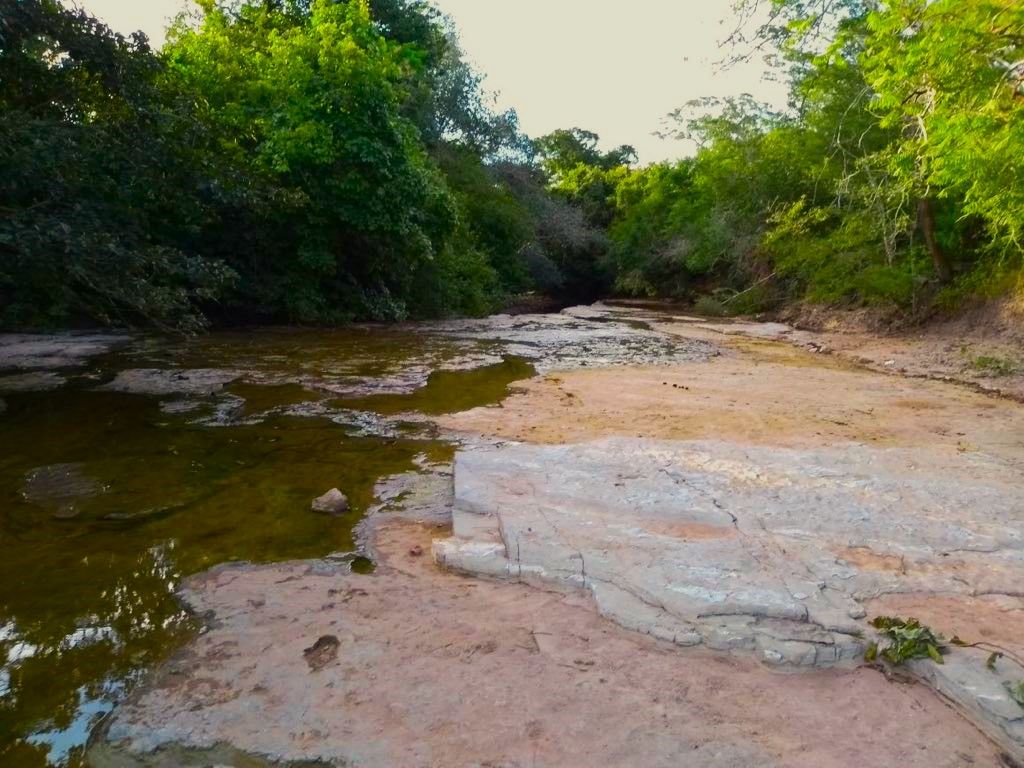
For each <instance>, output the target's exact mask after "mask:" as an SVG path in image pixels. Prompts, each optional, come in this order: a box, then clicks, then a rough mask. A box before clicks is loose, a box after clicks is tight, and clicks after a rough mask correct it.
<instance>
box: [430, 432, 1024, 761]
mask: <svg viewBox="0 0 1024 768" xmlns="http://www.w3.org/2000/svg"><path fill="white" fill-rule="evenodd" d="M1022 489H1024V472H1022V471H1021V468H1020V467H1018V466H1016V465H1014V464H1011V463H1008V462H1005V461H1003V460H1000V459H997V458H995V457H991V456H986V455H984V454H979V453H971V454H951V453H949V452H947V453H939V452H929V451H927V450H924V451H922V450H920V449H915V450H912V451H911V450H907V449H897V448H892V449H883V448H869V447H865V446H861V445H847V446H837V447H834V448H827V449H818V450H792V449H781V448H766V447H753V446H742V445H737V444H732V443H726V442H713V441H703V442H667V441H649V440H635V439H626V438H615V439H605V440H600V441H596V442H592V443H587V444H581V445H562V446H536V445H516V444H513V445H507V446H504V447H498V448H490V449H476V450H473V451H466V452H460V453H459V454H458V455H457V457H456V462H455V505H454V513H453V514H454V536H453V537H452V538H449V539H443V540H439V541H438V542H436V543H435V547H434V553H435V557H436V559H437V560H438V561H439V562H441V563H443V564H445V565H446V566H448V567H450V568H453V569H456V570H460V571H466V572H470V573H477V574H483V575H487V576H496V577H500V578H507V579H514V580H521V581H524V582H528V583H536V584H540V585H544V586H555V587H559V588H584V589H586V590H587V591H589V592H590V593H591V594H592V595H593V597H594V600H595V603H596V605H597V608H598V610H599V611H600V612H601V613H602V614H604V615H605V616H607V617H608V618H611V619H612V620H614V621H616V622H617V623H619V624H621V625H623V626H625V627H628V628H630V629H635V630H638V631H640V632H644V633H646V634H650V635H654V636H656V637H659V638H662V639H666V640H671V641H674V642H675V643H677V644H679V645H684V646H691V645H701V644H703V645H705V646H708V647H710V648H714V649H720V650H731V651H747V652H752V653H755V654H757V656H758V657H759V658H761V659H762V660H763V661H765V662H767V663H769V664H773V665H787V666H795V667H811V666H814V667H821V666H833V665H837V664H839V665H844V664H854V663H858V662H859V661H860V659H861V658H862V654H863V650H864V648H865V646H866V644H867V642H868V641H869V640H870V638H871V630H870V627H868V625H867V624H866V622H865V621H864V619H865V618H866V617H867V611H866V609H865V607H864V606H863V605H862V603H864V602H866V601H868V600H870V599H872V598H877V597H878V596H880V595H885V594H893V593H914V594H922V593H933V594H959V595H1000V594H1001V595H1008V596H1014V595H1019V591H1020V585H1021V584H1024V527H1022V519H1024V495H1022ZM954 658H955V663H950V664H948V665H945V666H944V667H940V668H937V669H935V670H931V669H929V675H927V676H926V677H927V678H928V679H930V680H931V682H932V683H933V685H935V687H936V688H938V689H939V690H940V691H942V692H943V693H944V694H946V695H947V696H948V697H949V698H951V699H953V700H954V701H957V702H958V703H959V704H960V705H961V706H962V707H963V708H964V709H965V710H967V711H968V714H972V715H975V716H976V719H980V720H982V721H984V722H983V723H982V724H983V725H985V726H992V727H991V728H990V729H989V730H992V731H994V732H993V734H992V735H993V736H994V737H996V738H997V739H1000V740H1001V742H1002V743H1004V744H1006V745H1008V748H1010V747H1013V748H1014V749H1015V751H1017V752H1024V748H1022V747H1024V709H1022V708H1021V707H1020V706H1019V705H1018V704H1017V703H1016V702H1014V701H1013V700H1012V698H1011V697H1010V695H1009V693H1008V692H1007V691H1006V689H1005V686H1004V685H1003V683H1004V682H1008V681H1010V680H1012V679H1014V675H1016V676H1017V677H1018V678H1019V679H1024V670H1022V669H1021V668H1020V667H1019V666H1017V665H1016V664H1014V663H1012V662H1007V665H1008V666H1005V667H1003V669H1002V672H1001V674H1000V675H999V676H998V677H997V676H996V675H994V674H993V673H992V672H991V671H989V670H986V669H985V667H984V655H983V654H982V655H980V656H979V657H975V658H972V657H971V655H970V654H967V652H959V651H958V652H957V655H956V656H955V657H954ZM931 666H932V667H935V666H936V665H934V664H933V665H931ZM979 697H981V698H980V699H979ZM972 710H977V711H972Z"/></svg>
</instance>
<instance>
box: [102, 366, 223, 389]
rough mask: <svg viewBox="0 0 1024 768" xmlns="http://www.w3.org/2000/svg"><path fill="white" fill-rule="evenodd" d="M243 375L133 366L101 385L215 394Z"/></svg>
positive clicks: (214, 371)
mask: <svg viewBox="0 0 1024 768" xmlns="http://www.w3.org/2000/svg"><path fill="white" fill-rule="evenodd" d="M242 375H243V374H242V373H241V372H240V371H229V370H222V369H220V368H169V369H160V368H133V369H130V370H127V371H121V372H120V373H118V374H117V376H115V377H114V380H113V381H111V382H108V383H107V384H104V385H103V386H101V387H99V389H101V390H106V391H111V392H129V393H132V394H137V395H212V394H213V393H214V392H219V391H220V390H222V389H223V388H224V387H225V386H226V385H228V384H230V383H231V382H233V381H235V380H237V379H240V378H241V377H242Z"/></svg>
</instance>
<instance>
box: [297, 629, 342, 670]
mask: <svg viewBox="0 0 1024 768" xmlns="http://www.w3.org/2000/svg"><path fill="white" fill-rule="evenodd" d="M340 645H341V642H340V641H339V640H338V638H336V637H335V636H334V635H322V636H321V637H319V638H318V639H317V641H316V642H315V643H313V644H312V645H311V646H309V648H306V649H305V650H304V651H303V652H302V657H303V658H304V659H305V660H306V663H307V664H309V669H310V671H311V672H319V671H320V670H321V669H323V668H324V667H326V666H327V665H328V664H330V663H331V662H332V661H334V660H335V659H337V658H338V646H340Z"/></svg>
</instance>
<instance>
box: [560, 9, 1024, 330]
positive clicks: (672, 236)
mask: <svg viewBox="0 0 1024 768" xmlns="http://www.w3.org/2000/svg"><path fill="white" fill-rule="evenodd" d="M736 6H737V11H738V16H739V17H740V18H750V17H757V16H758V14H759V13H761V14H764V15H765V16H766V18H767V19H768V21H767V22H766V23H765V24H764V25H763V26H762V27H760V28H759V29H757V30H756V32H755V33H754V34H753V35H748V36H747V38H746V39H744V37H743V34H742V30H738V31H737V34H736V35H735V37H734V39H733V40H732V43H733V45H732V48H731V51H732V53H733V55H736V56H743V55H761V54H763V53H765V52H769V53H771V54H772V55H773V56H774V57H775V59H776V61H777V62H779V71H780V72H781V73H783V74H784V75H785V76H786V77H788V78H789V82H791V84H792V85H791V98H790V107H789V109H788V110H786V111H785V112H784V113H781V114H780V113H776V112H773V111H772V110H770V109H768V108H767V107H766V106H764V105H762V104H759V103H757V102H755V101H754V100H753V99H751V98H749V97H744V98H739V99H731V100H725V101H719V100H713V99H704V100H699V101H696V102H692V103H690V104H688V105H686V106H685V107H684V108H682V109H680V110H678V111H677V112H676V113H675V114H674V115H673V117H674V118H675V124H674V128H673V130H672V132H675V133H678V134H679V135H680V136H681V137H683V138H689V139H692V140H694V141H696V142H697V144H698V146H699V150H698V151H697V154H696V156H695V157H694V158H692V159H687V160H684V161H682V162H679V163H675V164H662V165H654V166H650V167H647V168H643V169H640V170H633V169H630V168H628V167H626V166H625V165H623V164H618V163H614V162H611V163H610V162H608V160H609V158H607V157H603V156H601V155H600V154H599V153H598V152H597V151H596V149H595V147H596V143H595V137H594V136H593V135H592V134H588V133H587V132H585V131H580V130H574V131H567V132H564V133H563V135H562V140H561V143H562V145H563V146H565V147H571V150H570V151H566V152H564V153H562V155H561V156H560V157H548V158H547V159H546V168H547V169H548V171H549V172H550V173H551V174H552V176H553V178H554V186H553V188H554V190H555V191H556V192H557V193H559V194H561V195H562V196H563V197H564V198H565V199H567V200H570V201H572V202H573V203H574V204H576V205H578V206H580V207H581V209H582V210H584V211H585V212H586V213H587V216H588V219H589V220H590V221H591V222H592V223H594V224H596V225H598V226H600V227H602V228H605V229H606V231H607V232H608V235H609V239H610V251H609V252H608V255H607V258H606V260H605V262H604V263H605V264H606V265H607V271H608V274H609V275H610V279H612V280H613V285H614V290H615V291H616V292H618V293H621V294H627V295H633V296H670V297H679V298H687V297H693V296H694V295H696V294H698V293H703V294H704V296H705V298H704V300H703V301H702V308H703V309H707V310H711V311H715V310H717V311H722V312H751V311H756V310H761V309H771V308H776V307H778V306H779V305H780V304H782V303H785V302H791V301H794V300H803V301H811V302H824V303H831V304H845V305H851V304H853V305H864V304H875V305H885V306H889V307H898V308H904V309H907V310H915V309H916V310H924V309H929V308H932V307H936V306H940V307H941V306H946V307H956V306H960V305H961V304H962V303H963V302H964V301H965V300H969V299H973V298H985V297H991V296H997V295H1005V294H1007V293H1014V292H1015V293H1016V294H1017V296H1018V297H1021V298H1024V277H1022V275H1024V273H1022V264H1024V3H1022V2H1021V0H886V1H885V2H879V1H877V0H737V3H736ZM638 87H643V86H642V85H638ZM709 293H710V294H712V296H713V298H712V299H711V300H708V298H707V296H708V294H709Z"/></svg>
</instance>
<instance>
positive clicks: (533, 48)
mask: <svg viewBox="0 0 1024 768" xmlns="http://www.w3.org/2000/svg"><path fill="white" fill-rule="evenodd" d="M186 2H187V0H78V3H79V5H83V6H84V7H85V8H87V9H88V10H90V11H91V12H92V13H94V14H95V15H97V16H99V17H100V18H102V19H103V20H104V21H106V22H107V23H108V24H109V25H110V26H112V27H113V28H114V29H116V30H118V31H119V32H132V31H134V30H136V29H141V30H143V31H144V32H145V33H146V34H147V35H149V37H150V39H151V40H152V41H153V42H154V44H155V45H159V44H160V43H161V42H162V40H163V30H164V28H165V27H166V25H167V21H168V20H169V19H170V18H171V17H173V16H174V15H175V14H176V13H177V12H178V11H179V10H181V9H182V8H183V7H185V5H186ZM434 3H435V5H437V6H438V7H439V8H440V9H441V10H443V11H445V12H446V13H448V14H449V15H451V16H452V17H453V18H454V19H455V22H456V25H457V26H458V28H459V30H460V32H461V36H462V46H463V48H464V49H465V51H466V53H467V54H468V55H469V58H470V59H471V60H472V61H473V62H474V64H476V66H477V67H478V68H479V69H480V70H481V71H482V72H484V73H485V74H486V75H487V80H486V83H485V84H486V86H487V87H488V89H490V90H493V91H497V92H498V93H499V98H500V101H499V104H500V106H501V107H503V108H504V107H514V108H515V109H516V111H517V112H518V113H519V118H520V121H521V123H522V127H523V129H524V130H525V131H526V132H527V133H528V134H529V135H531V136H541V135H543V134H545V133H548V132H550V131H552V130H554V129H556V128H572V127H575V126H578V127H580V128H586V129H588V130H591V131H594V132H595V133H598V134H600V135H601V139H602V144H603V145H605V146H606V147H611V146H615V145H618V144H632V145H633V146H635V147H636V148H637V149H638V150H639V152H640V160H641V162H645V163H646V162H653V161H657V160H662V159H666V158H674V157H679V156H681V155H684V154H687V153H689V152H690V151H691V148H690V147H688V146H687V145H685V144H683V143H680V142H677V141H671V140H662V139H658V138H657V137H655V136H653V135H652V133H653V132H654V131H656V130H658V129H659V127H661V125H662V121H663V119H664V118H665V116H666V115H667V114H668V113H669V112H671V111H672V110H673V109H675V108H676V107H678V106H680V105H682V104H683V103H685V102H687V101H689V100H690V99H695V98H698V97H700V96H735V95H739V94H741V93H744V92H747V93H753V94H754V95H755V96H757V97H758V98H760V99H762V100H766V101H769V102H772V103H774V104H776V105H778V106H782V105H783V104H784V103H785V93H784V89H783V88H782V86H780V85H779V84H778V83H771V82H765V81H764V80H763V79H762V77H761V74H762V66H761V64H760V63H759V62H754V63H751V64H749V65H746V66H743V67H733V68H731V69H730V70H728V71H725V72H721V71H718V70H717V68H716V67H715V62H716V61H718V60H719V59H720V58H721V56H722V51H721V50H720V49H719V47H718V43H719V41H720V40H721V39H722V38H723V37H725V36H726V34H727V33H728V22H726V23H725V24H723V20H725V19H727V18H728V17H729V9H730V5H731V0H629V1H628V2H618V1H613V0H434Z"/></svg>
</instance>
